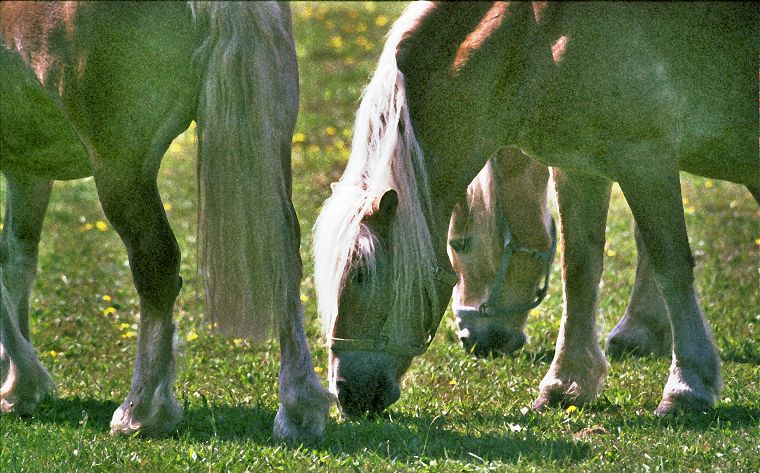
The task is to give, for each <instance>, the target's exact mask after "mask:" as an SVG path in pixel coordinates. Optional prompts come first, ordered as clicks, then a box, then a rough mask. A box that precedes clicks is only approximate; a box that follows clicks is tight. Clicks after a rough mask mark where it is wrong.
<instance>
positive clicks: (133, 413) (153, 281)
mask: <svg viewBox="0 0 760 473" xmlns="http://www.w3.org/2000/svg"><path fill="white" fill-rule="evenodd" d="M95 183H96V185H97V188H98V195H99V197H100V201H101V204H102V205H103V210H104V212H105V214H106V216H107V217H108V219H109V221H110V222H111V224H112V225H113V226H114V228H115V229H116V231H117V232H118V233H119V236H120V237H121V239H122V241H123V242H124V244H125V246H126V248H127V252H128V254H129V263H130V267H131V269H132V278H133V280H134V284H135V287H136V288H137V293H138V295H139V298H140V329H139V334H138V339H137V359H136V361H135V368H134V373H133V377H132V385H131V388H130V391H129V394H128V395H127V397H126V399H125V401H124V403H123V404H122V405H121V406H120V407H119V408H118V409H117V410H116V412H115V413H114V415H113V418H112V420H111V433H112V434H132V433H134V432H137V431H139V432H140V433H142V434H145V435H161V434H163V433H165V432H168V431H171V430H173V429H174V427H175V426H176V425H177V423H178V422H179V420H180V419H181V417H182V408H181V406H180V405H179V403H178V402H177V399H176V397H175V395H174V373H175V362H174V350H173V342H174V331H175V326H174V323H173V322H172V310H173V307H174V301H175V299H176V297H177V295H178V293H179V289H180V287H181V285H182V280H181V278H180V277H179V258H180V254H179V246H178V244H177V241H176V239H175V238H174V234H173V233H172V230H171V228H170V226H169V223H168V221H167V219H166V215H165V213H164V209H163V206H162V204H161V199H160V196H159V193H158V187H157V186H156V182H155V180H153V179H151V178H146V177H145V176H143V175H142V174H141V173H140V172H139V169H134V168H133V167H131V166H120V165H118V164H116V162H113V163H112V165H111V166H105V167H102V168H98V170H97V171H96V172H95ZM135 196H139V198H135Z"/></svg>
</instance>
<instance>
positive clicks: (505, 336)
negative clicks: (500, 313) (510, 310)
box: [456, 310, 527, 358]
mask: <svg viewBox="0 0 760 473" xmlns="http://www.w3.org/2000/svg"><path fill="white" fill-rule="evenodd" d="M456 318H457V327H458V328H459V331H458V332H457V335H458V336H459V341H460V342H462V347H464V349H465V351H466V352H468V353H472V354H473V355H475V356H476V357H478V358H487V357H491V356H500V355H510V354H512V353H514V352H516V351H517V350H519V349H521V348H522V347H523V345H525V342H526V341H527V336H526V335H525V332H523V330H522V328H521V327H522V326H519V327H520V328H513V327H510V326H509V325H508V324H507V323H506V321H504V320H498V319H497V320H483V319H482V316H481V315H480V313H479V312H478V311H474V310H457V311H456Z"/></svg>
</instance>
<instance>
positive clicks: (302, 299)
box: [301, 294, 309, 302]
mask: <svg viewBox="0 0 760 473" xmlns="http://www.w3.org/2000/svg"><path fill="white" fill-rule="evenodd" d="M308 300H309V296H307V295H306V294H301V302H306V301H308Z"/></svg>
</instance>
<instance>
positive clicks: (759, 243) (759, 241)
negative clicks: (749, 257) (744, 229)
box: [755, 238, 760, 246]
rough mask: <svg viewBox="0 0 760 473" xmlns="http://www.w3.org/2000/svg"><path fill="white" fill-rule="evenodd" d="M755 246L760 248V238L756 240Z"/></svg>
mask: <svg viewBox="0 0 760 473" xmlns="http://www.w3.org/2000/svg"><path fill="white" fill-rule="evenodd" d="M755 244H756V245H757V246H760V238H755Z"/></svg>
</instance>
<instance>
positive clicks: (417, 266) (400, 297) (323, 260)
mask: <svg viewBox="0 0 760 473" xmlns="http://www.w3.org/2000/svg"><path fill="white" fill-rule="evenodd" d="M431 7H432V5H431V4H430V3H428V2H415V3H413V4H412V5H410V6H409V7H408V8H407V9H406V11H405V12H404V14H403V15H402V16H401V17H400V18H399V19H398V20H397V21H396V23H394V25H393V27H392V28H391V31H390V32H389V34H388V39H387V41H386V43H385V47H384V49H383V53H382V55H381V56H380V61H379V64H378V66H377V69H376V70H375V73H374V76H373V77H372V80H371V81H370V83H369V85H368V86H367V88H366V89H365V91H364V96H363V98H362V102H361V105H360V107H359V111H358V112H357V115H356V122H355V124H354V138H353V143H352V152H351V156H350V158H349V161H348V165H347V167H346V170H345V172H344V173H343V176H342V177H341V179H340V181H339V182H338V183H337V184H336V185H335V187H334V188H333V195H332V196H331V197H330V198H329V199H327V201H325V204H324V208H323V210H322V212H321V214H320V216H319V218H318V219H317V222H316V225H315V227H314V266H315V282H316V290H317V297H318V307H319V313H320V316H321V317H322V320H323V323H324V330H325V333H326V334H327V335H328V338H329V335H330V333H331V330H332V326H333V324H334V321H335V318H336V316H337V313H338V299H339V297H340V294H341V291H342V289H343V286H344V284H345V281H346V276H347V274H348V272H349V270H350V269H351V265H352V264H353V263H355V262H356V261H362V263H364V264H368V265H369V270H370V272H372V271H373V270H374V256H375V253H374V247H375V245H374V243H375V242H374V238H369V239H368V238H366V234H368V233H370V232H368V231H367V228H366V226H364V225H363V224H362V218H363V217H364V216H365V215H366V214H367V213H368V212H369V211H370V210H371V209H372V203H373V201H374V200H375V199H376V198H377V197H379V196H382V195H383V193H385V192H386V191H387V190H388V189H395V190H396V192H397V193H398V208H397V209H396V213H395V217H394V218H393V221H392V223H391V226H390V231H389V240H388V248H387V250H388V254H389V258H390V267H389V268H388V270H389V271H391V274H393V277H392V278H391V279H392V284H393V287H392V293H393V294H394V296H393V300H392V301H388V302H389V303H390V309H389V315H388V317H389V319H388V320H389V321H391V320H393V321H394V322H398V321H404V320H405V319H408V318H410V316H411V317H418V316H422V315H423V314H428V313H429V310H430V307H428V306H427V305H426V301H427V299H426V295H427V296H430V297H435V294H436V291H435V288H434V280H433V274H432V272H431V271H430V269H431V266H432V265H434V264H435V253H434V252H433V247H432V241H431V237H430V229H429V228H428V220H427V219H426V215H430V189H429V187H428V176H427V172H426V168H425V162H424V157H423V154H422V150H421V149H420V147H419V145H418V143H417V140H416V138H415V136H414V131H413V129H412V123H411V120H410V118H409V109H408V106H407V101H406V88H405V82H404V75H403V74H402V73H401V71H399V69H398V66H397V64H396V51H397V47H398V45H399V43H400V42H401V41H402V40H403V39H404V37H405V36H406V34H407V33H408V32H409V31H410V30H411V29H412V28H414V27H415V26H416V25H417V24H418V22H419V21H420V20H421V19H422V18H423V17H424V16H425V15H426V14H427V12H428V11H429V10H430V8H431ZM360 232H361V234H362V235H363V236H362V237H361V238H360ZM360 239H361V240H362V241H359V240H360ZM436 303H437V301H433V304H434V305H435V304H436ZM392 325H393V324H392Z"/></svg>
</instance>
